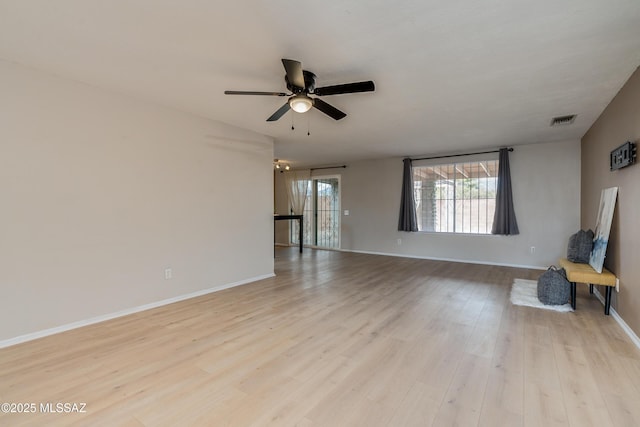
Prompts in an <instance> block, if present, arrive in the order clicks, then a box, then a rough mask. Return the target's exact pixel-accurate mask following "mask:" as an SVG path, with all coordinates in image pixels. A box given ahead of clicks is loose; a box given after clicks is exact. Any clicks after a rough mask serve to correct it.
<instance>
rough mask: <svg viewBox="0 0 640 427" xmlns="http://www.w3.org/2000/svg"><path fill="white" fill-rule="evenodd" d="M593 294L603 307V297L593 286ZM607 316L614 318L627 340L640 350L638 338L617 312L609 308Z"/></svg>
mask: <svg viewBox="0 0 640 427" xmlns="http://www.w3.org/2000/svg"><path fill="white" fill-rule="evenodd" d="M593 294H594V295H595V296H596V298H598V299H599V300H600V302H601V303H602V305H604V297H603V296H602V294H601V293H600V292H599V291H598V288H596V287H595V286H594V287H593ZM609 314H610V315H611V317H613V318H614V320H615V321H616V322H618V325H620V327H621V328H622V330H623V331H625V333H626V334H627V335H628V336H629V338H631V341H633V343H634V344H635V345H636V347H638V348H640V338H638V336H637V335H636V333H635V332H633V329H631V328H630V327H629V325H627V322H625V321H624V319H623V318H622V317H620V315H619V314H618V312H617V311H616V310H615V309H614V308H613V307H610V308H609Z"/></svg>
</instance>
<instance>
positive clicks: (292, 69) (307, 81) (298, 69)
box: [224, 59, 375, 122]
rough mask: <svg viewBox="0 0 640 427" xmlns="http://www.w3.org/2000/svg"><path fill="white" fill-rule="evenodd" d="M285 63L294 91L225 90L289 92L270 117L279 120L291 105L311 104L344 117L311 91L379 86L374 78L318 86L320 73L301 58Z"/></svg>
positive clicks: (306, 106)
mask: <svg viewBox="0 0 640 427" xmlns="http://www.w3.org/2000/svg"><path fill="white" fill-rule="evenodd" d="M282 65H284V69H285V71H286V74H285V76H284V80H285V82H286V83H287V89H289V90H290V91H291V93H284V92H254V91H238V90H225V91H224V93H225V95H266V96H289V97H290V98H289V99H288V100H287V102H286V103H285V104H284V105H283V106H282V107H280V108H279V109H278V110H277V111H276V112H275V113H273V114H272V115H271V117H269V118H268V119H267V121H268V122H274V121H276V120H278V119H279V118H280V117H282V116H283V115H284V114H285V113H286V112H287V111H289V109H292V110H293V111H296V112H298V113H305V112H307V111H309V110H310V109H311V107H315V108H316V109H318V110H320V111H322V112H323V113H325V114H326V115H327V116H329V117H331V118H332V119H335V120H340V119H342V118H344V117H345V116H346V115H347V114H346V113H343V112H342V111H340V110H338V109H337V108H336V107H334V106H332V105H330V104H327V103H326V102H324V101H323V100H321V99H320V98H311V97H310V96H309V95H315V96H326V95H340V94H345V93H357V92H373V91H374V90H375V85H374V84H373V82H372V81H371V80H368V81H366V82H357V83H346V84H341V85H335V86H325V87H316V75H315V74H313V73H312V72H311V71H307V70H303V69H302V63H300V61H295V60H293V59H283V60H282Z"/></svg>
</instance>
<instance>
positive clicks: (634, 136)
mask: <svg viewBox="0 0 640 427" xmlns="http://www.w3.org/2000/svg"><path fill="white" fill-rule="evenodd" d="M626 141H631V142H635V143H636V144H638V143H640V69H638V70H636V71H635V73H634V74H633V75H632V76H631V78H630V79H629V81H628V82H627V83H626V84H625V86H624V87H623V88H622V89H621V90H620V92H619V93H618V94H617V95H616V97H615V98H614V99H613V100H612V101H611V103H610V104H609V106H607V108H606V109H605V110H604V112H603V113H602V115H601V116H600V117H599V118H598V120H596V122H595V123H594V124H593V126H592V127H591V129H589V131H588V132H587V133H586V134H585V136H584V137H583V138H582V171H583V173H582V205H581V223H582V227H583V228H592V229H593V228H594V227H595V223H596V215H597V213H598V203H599V201H600V192H601V191H602V189H603V188H608V187H618V200H617V204H616V208H615V212H614V216H613V225H612V228H611V235H610V238H609V245H608V247H607V257H606V259H605V266H606V267H607V268H608V269H610V270H611V271H613V272H614V273H615V274H616V275H617V276H618V277H619V279H620V293H618V294H616V293H615V292H614V293H613V294H614V295H613V300H612V306H613V307H614V308H615V310H616V311H617V312H618V314H620V316H621V317H622V318H623V319H624V321H625V322H626V323H627V324H628V325H629V326H630V327H631V328H632V329H633V330H634V332H635V333H636V334H637V335H640V262H639V260H640V258H639V257H640V227H638V223H639V220H640V165H632V166H629V167H627V168H624V169H620V170H618V171H613V172H611V171H610V170H609V153H610V152H611V150H613V149H614V148H616V147H618V146H619V145H621V144H623V143H625V142H626Z"/></svg>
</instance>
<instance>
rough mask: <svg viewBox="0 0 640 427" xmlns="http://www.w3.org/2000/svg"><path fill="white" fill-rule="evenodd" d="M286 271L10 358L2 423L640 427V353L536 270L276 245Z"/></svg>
mask: <svg viewBox="0 0 640 427" xmlns="http://www.w3.org/2000/svg"><path fill="white" fill-rule="evenodd" d="M276 273H277V277H276V278H273V279H268V280H263V281H260V282H256V283H252V284H249V285H245V286H240V287H237V288H233V289H228V290H225V291H221V292H218V293H214V294H210V295H206V296H203V297H200V298H196V299H192V300H189V301H184V302H180V303H176V304H172V305H170V306H165V307H161V308H158V309H154V310H150V311H147V312H143V313H139V314H136V315H131V316H127V317H123V318H119V319H115V320H112V321H108V322H104V323H101V324H97V325H93V326H89V327H85V328H82V329H77V330H74V331H70V332H67V333H63V334H59V335H56V336H52V337H47V338H44V339H40V340H37V341H32V342H29V343H25V344H21V345H18V346H14V347H10V348H6V349H2V350H0V402H17V403H29V402H35V403H37V404H39V403H46V402H51V403H54V404H55V403H57V402H62V403H64V402H69V403H74V402H75V403H81V402H86V411H87V412H86V413H84V414H64V413H63V414H43V413H36V414H0V425H3V426H5V425H11V426H18V425H48V426H50V425H92V426H93V425H106V426H117V425H121V426H186V425H204V426H246V425H257V426H264V425H278V426H295V425H298V426H315V427H317V426H331V427H334V426H368V427H370V426H431V425H433V426H453V425H459V426H476V425H480V426H492V427H493V426H510V427H511V426H521V425H526V426H533V425H536V426H538V425H539V426H556V425H558V426H561V425H570V426H580V427H583V426H589V425H594V426H609V425H616V426H638V425H640V351H639V350H638V349H637V348H636V347H635V346H634V345H633V344H632V343H631V341H630V340H629V339H628V338H627V336H626V335H625V334H624V332H623V331H622V330H621V329H620V327H619V326H618V325H617V324H616V323H615V321H614V320H613V319H612V318H611V317H605V316H604V314H603V308H602V305H601V304H600V302H599V301H597V299H596V298H595V297H593V296H590V295H589V294H588V291H587V287H586V286H579V288H578V311H577V312H575V313H564V314H563V313H557V312H552V311H546V310H540V309H532V308H526V307H518V306H513V305H511V303H510V302H509V291H510V287H511V283H512V281H513V279H514V278H525V279H526V278H535V277H537V276H538V275H539V274H540V271H532V270H522V269H515V268H504V267H493V266H479V265H469V264H457V263H447V262H434V261H425V260H413V259H402V258H393V257H383V256H373V255H362V254H350V253H340V252H330V251H312V250H305V253H304V254H303V255H302V257H300V255H299V254H298V253H297V252H296V250H295V249H291V250H290V249H278V252H277V259H276Z"/></svg>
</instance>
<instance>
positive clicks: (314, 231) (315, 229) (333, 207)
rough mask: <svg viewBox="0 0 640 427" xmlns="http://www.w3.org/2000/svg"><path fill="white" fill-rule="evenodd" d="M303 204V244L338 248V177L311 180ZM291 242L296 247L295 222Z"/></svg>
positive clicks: (296, 229)
mask: <svg viewBox="0 0 640 427" xmlns="http://www.w3.org/2000/svg"><path fill="white" fill-rule="evenodd" d="M309 186H310V188H309V191H308V192H307V198H306V201H305V204H304V213H303V215H304V221H303V227H304V230H303V231H304V244H305V245H308V246H314V247H318V248H326V249H339V248H340V176H339V175H336V176H322V177H313V178H312V179H311V180H310V181H309ZM290 241H291V243H292V244H298V243H299V242H298V222H294V223H292V227H291V234H290Z"/></svg>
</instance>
